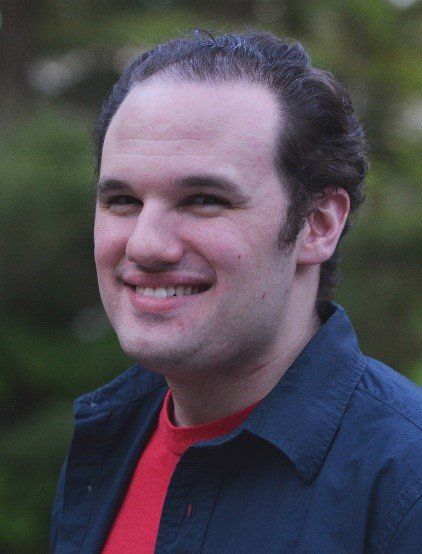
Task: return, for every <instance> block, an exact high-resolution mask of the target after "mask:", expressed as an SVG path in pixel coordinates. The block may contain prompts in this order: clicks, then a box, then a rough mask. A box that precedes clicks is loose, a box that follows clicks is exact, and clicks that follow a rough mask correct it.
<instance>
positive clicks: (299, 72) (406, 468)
mask: <svg viewBox="0 0 422 554" xmlns="http://www.w3.org/2000/svg"><path fill="white" fill-rule="evenodd" d="M95 137H96V145H97V154H98V167H97V170H98V194H97V206H96V217H95V231H94V236H95V262H96V266H97V272H98V282H99V288H100V293H101V299H102V301H103V304H104V307H105V310H106V312H107V315H108V317H109V319H110V322H111V324H112V325H113V327H114V329H115V331H116V333H117V336H118V338H119V340H120V343H121V346H122V348H123V350H124V351H125V352H126V353H127V354H129V355H130V356H132V357H133V358H134V359H135V360H136V361H137V362H138V364H139V365H136V366H134V367H133V368H131V369H130V370H129V371H128V372H126V373H124V374H123V375H121V376H120V377H118V378H117V379H116V380H115V381H113V382H112V383H109V384H107V385H105V386H104V387H101V388H100V389H98V390H97V391H94V392H93V393H89V394H87V395H84V396H83V397H81V398H79V399H78V400H77V401H76V404H75V433H74V438H73V442H72V446H71V449H70V452H69V456H68V459H67V461H66V463H65V465H64V467H63V471H62V475H61V479H60V483H59V487H58V492H57V498H56V504H55V508H54V512H53V550H54V551H55V552H58V553H67V552H69V553H70V552H84V553H92V552H105V553H108V554H111V553H119V552H120V553H121V552H125V553H140V552H153V551H154V550H155V551H156V552H209V553H213V552H239V553H240V552H304V553H308V552H333V553H334V552H335V553H337V552H417V551H419V550H420V547H422V544H421V542H420V541H421V531H420V530H421V528H422V525H421V521H420V514H421V500H420V497H421V493H422V485H421V483H422V471H421V466H420V457H421V454H422V448H421V412H422V410H421V396H420V393H419V391H418V390H417V389H416V387H415V386H414V385H412V384H411V383H410V382H408V381H407V380H406V379H404V378H403V377H401V376H400V375H398V374H397V373H395V372H394V371H393V370H391V369H390V368H388V367H386V366H384V365H382V364H381V363H379V362H377V361H375V360H371V359H369V358H366V357H365V356H364V355H363V354H362V353H361V352H360V350H359V347H358V343H357V340H356V337H355V335H354V332H353V329H352V327H351V324H350V322H349V320H348V318H347V316H346V314H345V312H344V311H343V309H342V308H340V307H339V306H337V305H335V304H332V303H330V302H328V300H329V299H330V297H331V296H330V295H331V292H332V284H333V282H334V277H335V264H336V259H337V245H338V242H339V240H340V238H341V236H342V235H343V234H344V232H345V231H346V230H347V228H348V225H349V217H350V214H351V213H352V212H354V211H356V209H357V208H358V206H359V204H360V203H361V201H362V186H363V181H364V177H365V173H366V170H367V158H366V147H365V142H364V138H363V132H362V128H361V126H360V124H359V123H358V121H357V120H356V117H355V115H354V113H353V109H352V106H351V103H350V100H349V98H348V95H347V93H346V92H345V91H344V89H343V88H342V87H341V86H340V85H339V84H338V83H337V82H336V81H335V80H334V78H333V77H332V76H331V75H330V74H329V73H327V72H324V71H321V70H318V69H316V68H314V67H312V65H311V64H310V61H309V58H308V56H307V54H306V53H305V51H304V50H303V48H302V47H301V45H300V44H298V43H289V42H288V41H284V40H280V39H277V38H276V37H274V36H272V35H269V34H249V35H225V36H222V37H219V38H216V39H213V38H211V37H209V36H206V37H202V36H200V35H198V36H196V37H195V38H192V39H183V40H176V41H172V42H169V43H166V44H164V45H161V46H159V47H157V48H155V49H153V50H152V51H150V52H147V53H145V54H143V55H141V56H140V57H138V58H137V59H136V60H135V61H134V62H133V63H132V64H131V66H129V67H128V68H127V69H126V71H125V72H124V73H123V75H122V77H121V78H120V80H119V82H118V83H117V85H116V86H115V87H114V89H113V91H112V92H111V94H110V95H109V97H108V99H107V100H106V102H105V104H104V106H103V110H102V113H101V115H100V117H99V120H98V123H97V126H96V133H95ZM418 519H419V521H418Z"/></svg>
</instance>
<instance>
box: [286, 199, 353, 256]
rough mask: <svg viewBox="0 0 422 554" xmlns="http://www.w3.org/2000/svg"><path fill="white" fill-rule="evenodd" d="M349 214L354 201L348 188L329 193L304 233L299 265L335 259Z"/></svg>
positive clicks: (305, 227) (308, 222)
mask: <svg viewBox="0 0 422 554" xmlns="http://www.w3.org/2000/svg"><path fill="white" fill-rule="evenodd" d="M349 211H350V199H349V195H348V194H347V192H346V191H345V190H344V189H338V190H335V191H331V192H327V193H326V195H325V196H324V197H323V198H322V199H321V200H320V201H319V202H318V204H317V205H316V206H315V208H314V209H313V211H312V212H311V214H310V215H309V217H308V219H307V222H306V224H305V226H304V228H303V230H302V233H301V234H302V237H301V245H300V249H299V254H298V259H297V263H298V265H314V264H321V263H323V262H325V261H326V260H328V259H329V258H330V257H331V256H332V254H333V253H334V250H335V248H336V246H337V243H338V241H339V239H340V235H341V233H342V231H343V228H344V226H345V224H346V220H347V216H348V215H349Z"/></svg>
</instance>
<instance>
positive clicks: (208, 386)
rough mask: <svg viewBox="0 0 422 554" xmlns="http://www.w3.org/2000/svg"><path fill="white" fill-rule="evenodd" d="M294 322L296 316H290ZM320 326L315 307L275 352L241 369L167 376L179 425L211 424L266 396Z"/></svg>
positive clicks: (226, 368)
mask: <svg viewBox="0 0 422 554" xmlns="http://www.w3.org/2000/svg"><path fill="white" fill-rule="evenodd" d="M287 321H290V323H291V322H292V321H294V319H290V320H289V319H287ZM319 327H320V320H319V318H318V315H317V313H316V311H315V309H312V310H310V312H309V313H308V314H303V313H302V317H301V319H300V320H299V321H297V320H296V322H295V325H292V324H290V325H289V328H288V330H285V331H284V332H283V334H282V337H281V338H280V340H279V341H278V343H277V344H276V345H274V347H273V348H272V350H271V351H269V352H266V353H265V355H261V357H260V358H259V359H255V360H253V361H252V360H251V362H250V363H248V364H247V365H244V366H243V367H241V368H236V367H230V368H228V367H225V368H221V369H220V370H218V369H216V371H214V372H212V373H211V372H207V373H206V374H204V373H201V372H200V371H199V372H198V373H196V374H195V376H194V377H193V376H192V375H190V378H187V379H186V378H184V379H178V378H177V377H174V376H171V377H170V376H168V377H167V383H168V385H169V388H170V389H171V391H172V394H173V401H174V421H175V424H176V425H178V426H192V425H200V424H202V423H208V422H210V421H215V420H217V419H221V418H224V417H227V416H229V415H231V414H233V413H235V412H237V411H240V410H242V409H244V408H246V407H248V406H250V405H251V404H254V403H255V402H258V401H259V400H261V399H262V398H264V396H266V395H267V394H268V393H269V392H270V391H271V390H272V389H273V388H274V387H275V385H276V384H277V383H278V381H279V380H280V379H281V378H282V376H283V375H284V373H285V372H286V371H287V369H288V368H289V367H290V365H291V364H292V363H293V362H294V360H295V359H296V358H297V356H298V355H299V354H300V352H301V351H302V350H303V348H304V347H305V346H306V345H307V343H308V342H309V341H310V340H311V339H312V337H313V336H314V334H315V333H316V332H317V331H318V329H319Z"/></svg>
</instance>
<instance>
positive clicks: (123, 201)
mask: <svg viewBox="0 0 422 554" xmlns="http://www.w3.org/2000/svg"><path fill="white" fill-rule="evenodd" d="M107 204H108V205H109V206H111V205H114V206H127V205H128V204H139V201H138V200H136V198H133V196H129V195H127V194H119V195H117V196H112V197H110V198H109V199H108V200H107Z"/></svg>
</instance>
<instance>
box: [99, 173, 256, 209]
mask: <svg viewBox="0 0 422 554" xmlns="http://www.w3.org/2000/svg"><path fill="white" fill-rule="evenodd" d="M174 186H175V187H177V188H186V189H189V188H190V189H213V190H218V191H220V192H222V193H226V194H230V195H232V196H233V197H234V198H235V200H237V201H238V202H247V201H248V200H250V199H251V197H250V196H249V195H248V194H246V193H245V192H244V191H242V190H241V188H240V186H239V185H237V184H236V183H235V182H234V181H232V180H230V179H228V178H226V177H222V176H219V175H206V174H204V175H189V176H186V177H179V178H177V179H175V181H174ZM127 190H133V187H132V186H131V185H130V184H129V183H127V182H125V181H121V180H119V179H100V181H99V182H98V187H97V195H98V196H102V195H106V194H109V193H112V192H121V191H127Z"/></svg>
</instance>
